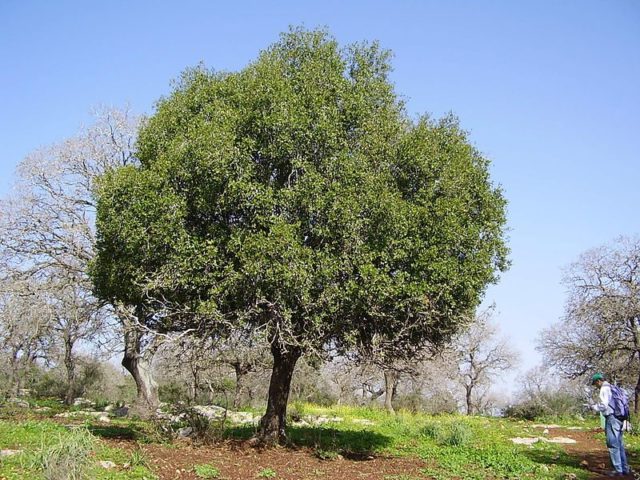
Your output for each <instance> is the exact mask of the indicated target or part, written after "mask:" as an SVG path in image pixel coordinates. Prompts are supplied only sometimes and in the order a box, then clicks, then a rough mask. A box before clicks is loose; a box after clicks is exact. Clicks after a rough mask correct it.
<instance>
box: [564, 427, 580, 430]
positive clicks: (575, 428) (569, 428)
mask: <svg viewBox="0 0 640 480" xmlns="http://www.w3.org/2000/svg"><path fill="white" fill-rule="evenodd" d="M567 430H582V427H567Z"/></svg>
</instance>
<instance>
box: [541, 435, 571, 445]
mask: <svg viewBox="0 0 640 480" xmlns="http://www.w3.org/2000/svg"><path fill="white" fill-rule="evenodd" d="M545 440H546V441H547V442H549V443H564V444H569V443H578V442H576V441H575V440H574V439H573V438H568V437H553V438H549V439H545Z"/></svg>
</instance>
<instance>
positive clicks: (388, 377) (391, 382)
mask: <svg viewBox="0 0 640 480" xmlns="http://www.w3.org/2000/svg"><path fill="white" fill-rule="evenodd" d="M397 379H398V374H397V373H396V372H394V371H393V370H385V371H384V408H386V409H387V412H389V413H392V414H395V413H396V411H395V410H394V409H393V402H392V400H393V393H394V390H395V388H396V381H397Z"/></svg>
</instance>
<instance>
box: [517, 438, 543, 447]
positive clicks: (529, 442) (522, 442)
mask: <svg viewBox="0 0 640 480" xmlns="http://www.w3.org/2000/svg"><path fill="white" fill-rule="evenodd" d="M511 441H512V442H513V443H515V444H516V445H533V444H534V443H537V442H539V441H540V438H539V437H528V438H525V437H515V438H512V439H511Z"/></svg>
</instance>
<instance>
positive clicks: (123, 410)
mask: <svg viewBox="0 0 640 480" xmlns="http://www.w3.org/2000/svg"><path fill="white" fill-rule="evenodd" d="M111 413H112V414H113V415H114V416H116V417H126V416H127V415H129V407H127V406H126V405H125V406H124V407H120V408H116V409H115V410H113V411H112V412H111Z"/></svg>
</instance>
